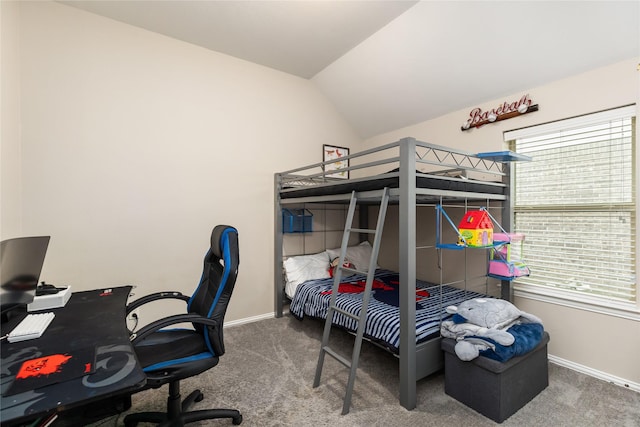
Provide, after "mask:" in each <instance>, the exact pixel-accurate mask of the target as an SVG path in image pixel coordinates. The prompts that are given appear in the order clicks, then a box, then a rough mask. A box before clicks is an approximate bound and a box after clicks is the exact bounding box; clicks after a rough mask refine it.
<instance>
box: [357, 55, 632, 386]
mask: <svg viewBox="0 0 640 427" xmlns="http://www.w3.org/2000/svg"><path fill="white" fill-rule="evenodd" d="M639 59H640V58H637V59H632V60H628V61H624V62H620V63H617V64H612V65H611V66H608V67H604V68H601V69H597V70H593V71H591V72H588V73H584V74H581V75H578V76H574V77H571V78H568V79H565V80H561V81H557V82H555V83H552V84H548V85H545V86H541V87H536V88H530V89H527V90H523V91H519V92H516V93H513V94H510V95H506V96H503V97H500V98H497V99H495V100H493V101H490V102H487V103H483V104H482V105H470V106H469V107H468V108H465V109H463V110H460V111H456V112H453V113H451V114H448V115H446V116H443V117H439V118H437V119H434V120H429V121H425V122H423V123H419V124H416V125H414V126H409V127H406V128H403V129H399V130H397V131H394V132H390V133H387V134H384V135H378V136H376V137H374V138H371V139H369V140H367V141H365V143H364V147H363V149H364V148H370V147H371V146H377V145H381V144H384V143H387V142H391V141H394V140H397V139H399V138H402V137H405V136H412V137H415V138H417V139H419V140H423V141H426V142H431V143H434V144H439V145H447V146H452V147H456V148H460V149H463V150H467V151H469V152H472V153H475V152H482V151H498V150H503V149H505V147H504V146H503V132H504V131H508V130H512V129H517V128H521V127H525V126H531V125H535V124H540V123H545V122H549V121H554V120H559V119H563V118H567V117H572V116H577V115H581V114H586V113H591V112H596V111H600V110H604V109H608V108H614V107H619V106H623V105H628V104H633V103H636V105H640V102H639V96H640V83H639V81H640V73H639V72H638V71H637V69H636V67H637V66H638V60H639ZM526 93H529V94H530V96H531V98H532V100H533V102H534V104H538V105H539V107H540V110H539V111H537V112H533V113H529V114H526V115H524V116H520V117H516V118H512V119H509V120H504V121H500V122H496V123H494V124H489V125H485V126H483V127H481V128H478V129H473V130H470V131H466V132H462V131H460V126H461V125H462V124H463V123H464V122H465V121H466V120H467V118H468V115H469V112H470V111H471V109H472V108H475V107H481V108H482V109H483V110H485V111H486V110H489V109H491V108H495V107H497V106H498V105H500V104H501V103H502V102H503V101H509V102H511V101H517V100H518V99H520V97H521V96H522V95H524V94H526ZM452 96H455V95H453V94H452ZM638 122H640V121H638ZM638 122H637V123H638ZM638 134H640V133H638ZM391 218H393V216H391ZM394 226H395V227H397V225H395V224H390V225H389V226H388V227H386V228H385V229H392V228H393V227H394ZM636 239H637V238H636ZM418 255H420V254H418ZM448 265H450V266H455V265H456V263H449V264H448ZM445 267H446V265H445ZM515 303H516V305H518V306H519V307H520V308H521V309H522V310H525V311H528V312H531V313H534V314H536V315H538V316H539V317H541V318H542V319H543V320H544V321H545V328H546V329H547V330H548V331H549V333H550V335H551V342H550V344H549V353H550V354H551V355H552V356H555V357H556V358H559V359H561V360H560V362H562V363H564V362H566V363H567V364H569V365H576V366H577V367H578V368H580V369H582V368H583V367H584V369H585V370H587V371H593V372H596V373H604V374H606V375H604V376H605V377H606V376H614V377H619V378H621V379H624V380H626V381H627V382H632V383H635V387H639V386H640V364H639V363H638V358H637V355H638V354H640V322H639V321H637V320H629V319H625V318H620V317H613V316H610V315H605V314H599V313H594V312H590V311H585V310H581V309H576V308H570V307H565V306H561V305H558V304H552V303H548V302H541V301H534V300H532V299H528V298H525V297H516V299H515ZM637 318H638V316H636V319H637Z"/></svg>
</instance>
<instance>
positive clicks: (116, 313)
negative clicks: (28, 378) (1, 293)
mask: <svg viewBox="0 0 640 427" xmlns="http://www.w3.org/2000/svg"><path fill="white" fill-rule="evenodd" d="M130 291H131V286H123V287H118V288H112V289H111V290H104V289H102V290H95V291H86V292H75V293H73V294H72V295H71V298H70V299H69V301H68V302H67V304H66V306H65V307H62V308H58V309H52V310H45V311H53V312H54V313H55V315H56V316H55V318H54V319H53V321H52V322H51V324H50V325H49V327H48V328H47V330H46V331H45V332H44V334H43V335H42V336H41V337H40V338H36V339H33V340H28V341H21V342H17V343H9V342H8V341H6V340H4V341H3V342H2V349H1V353H2V359H1V362H2V365H1V369H0V390H1V391H2V394H4V393H5V392H6V391H7V390H8V389H9V387H10V386H11V384H12V382H13V380H14V378H15V376H16V374H17V373H18V371H19V369H20V367H21V365H22V363H23V362H24V361H26V360H31V359H35V358H38V357H43V356H48V355H51V354H64V353H68V354H73V352H74V351H81V350H86V349H87V348H95V353H96V363H95V371H94V372H93V373H92V374H89V375H85V376H80V377H76V378H74V379H71V380H68V381H65V382H60V383H57V384H51V385H47V386H44V387H41V388H39V389H36V390H31V391H25V392H21V393H18V394H13V395H8V396H4V395H3V396H2V397H1V400H0V408H1V410H0V419H1V420H2V425H3V426H4V425H5V423H6V424H10V423H11V424H14V423H16V424H19V423H23V422H26V421H29V420H33V419H37V418H40V417H43V416H48V415H51V414H54V413H56V412H62V411H65V410H68V409H72V408H74V407H78V406H82V405H86V404H89V403H91V402H95V401H99V400H102V399H107V398H110V397H113V396H116V395H123V394H126V393H128V392H132V391H135V390H137V389H139V388H141V387H142V386H143V385H144V383H145V374H144V372H142V368H141V367H140V365H139V363H138V361H137V359H136V356H135V352H134V350H133V347H132V345H131V343H130V341H129V333H128V331H127V326H126V318H125V307H126V303H127V298H128V297H129V292H130ZM19 320H20V319H15V320H14V321H9V322H7V323H6V324H3V325H2V335H5V334H7V333H8V332H9V331H10V330H11V329H12V328H13V326H15V324H17V322H18V321H19ZM5 329H6V330H5Z"/></svg>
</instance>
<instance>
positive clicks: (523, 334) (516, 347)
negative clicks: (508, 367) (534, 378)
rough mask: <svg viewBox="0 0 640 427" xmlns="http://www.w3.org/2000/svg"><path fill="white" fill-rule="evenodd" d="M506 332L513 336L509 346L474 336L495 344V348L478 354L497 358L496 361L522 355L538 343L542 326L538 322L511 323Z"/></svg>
mask: <svg viewBox="0 0 640 427" xmlns="http://www.w3.org/2000/svg"><path fill="white" fill-rule="evenodd" d="M507 332H509V333H510V334H511V335H513V336H514V338H515V341H514V343H513V344H512V345H509V346H505V345H501V344H498V343H497V342H495V341H494V340H492V339H490V338H487V337H479V336H478V337H476V338H480V339H483V340H485V341H488V342H490V343H492V344H493V345H495V350H491V349H488V350H482V351H480V355H481V356H484V357H488V358H489V359H493V360H497V361H498V362H506V361H507V360H509V359H511V358H512V357H516V356H522V355H523V354H525V353H528V352H530V351H531V350H533V349H534V348H536V347H537V346H538V344H540V341H541V340H542V335H543V333H544V327H543V326H542V325H541V324H540V323H522V324H519V325H513V326H512V327H510V328H509V329H507Z"/></svg>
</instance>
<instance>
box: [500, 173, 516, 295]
mask: <svg viewBox="0 0 640 427" xmlns="http://www.w3.org/2000/svg"><path fill="white" fill-rule="evenodd" d="M502 171H503V172H504V175H503V177H502V182H503V184H505V185H506V187H505V194H504V195H505V200H504V202H503V203H502V228H504V229H505V230H507V231H508V232H510V233H511V232H513V231H514V230H512V227H513V205H512V203H513V178H512V177H511V163H510V162H504V163H503V164H502ZM500 298H502V299H503V300H506V301H509V302H513V286H511V281H510V280H501V281H500Z"/></svg>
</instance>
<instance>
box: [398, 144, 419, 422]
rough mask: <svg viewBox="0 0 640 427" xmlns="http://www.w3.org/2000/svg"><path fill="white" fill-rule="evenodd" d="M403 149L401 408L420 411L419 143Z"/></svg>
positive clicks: (401, 199)
mask: <svg viewBox="0 0 640 427" xmlns="http://www.w3.org/2000/svg"><path fill="white" fill-rule="evenodd" d="M399 145H400V189H399V190H400V206H399V210H400V220H399V230H398V236H399V237H398V238H399V242H398V257H399V259H398V267H399V275H400V355H399V356H400V404H401V405H402V406H403V407H404V408H406V409H408V410H412V409H414V408H415V407H416V287H415V283H416V177H415V172H416V140H415V139H414V138H403V139H402V140H400V142H399Z"/></svg>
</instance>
